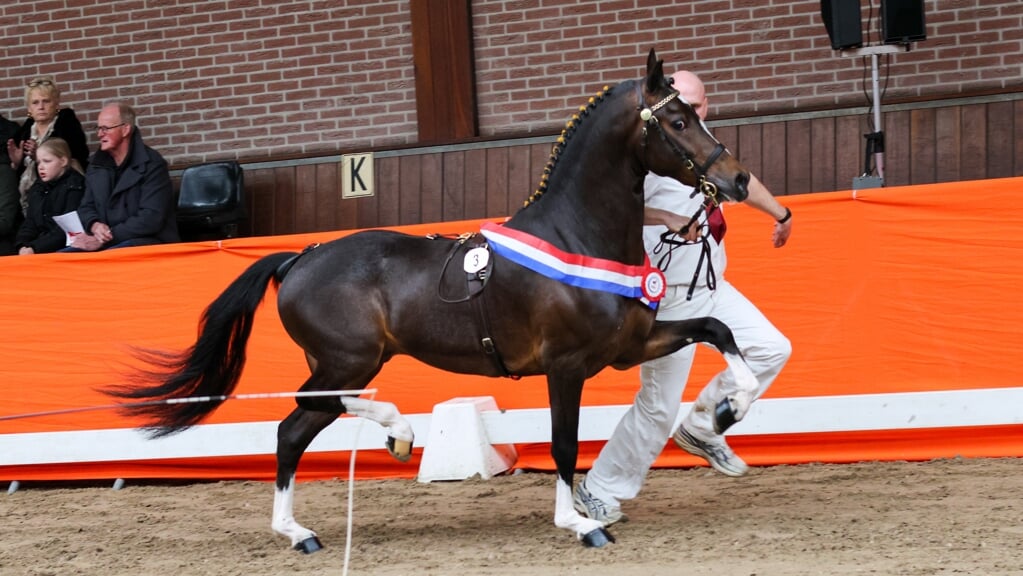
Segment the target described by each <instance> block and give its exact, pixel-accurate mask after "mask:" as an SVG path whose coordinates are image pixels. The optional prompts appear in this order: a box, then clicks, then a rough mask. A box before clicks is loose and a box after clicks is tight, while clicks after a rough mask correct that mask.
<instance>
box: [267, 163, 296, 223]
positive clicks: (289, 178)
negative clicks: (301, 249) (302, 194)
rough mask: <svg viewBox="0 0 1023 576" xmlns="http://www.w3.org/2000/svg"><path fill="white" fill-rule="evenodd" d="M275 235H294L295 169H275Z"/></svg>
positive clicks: (286, 167)
mask: <svg viewBox="0 0 1023 576" xmlns="http://www.w3.org/2000/svg"><path fill="white" fill-rule="evenodd" d="M273 184H274V190H273V233H274V234H293V233H295V232H296V231H297V228H296V227H295V167H294V166H285V167H280V168H274V169H273Z"/></svg>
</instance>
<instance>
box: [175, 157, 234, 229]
mask: <svg viewBox="0 0 1023 576" xmlns="http://www.w3.org/2000/svg"><path fill="white" fill-rule="evenodd" d="M244 188H245V182H244V176H243V170H242V167H241V166H240V165H239V164H238V163H237V162H235V161H233V160H231V161H225V162H210V163H208V164H196V165H194V166H189V167H187V168H185V169H184V171H182V173H181V189H180V192H179V193H178V211H177V221H178V233H179V234H180V235H181V240H182V241H184V242H190V241H196V240H222V239H224V238H234V237H236V236H238V225H239V223H240V222H241V221H243V220H245V217H246V214H245V203H244V201H243V196H242V194H243V190H244Z"/></svg>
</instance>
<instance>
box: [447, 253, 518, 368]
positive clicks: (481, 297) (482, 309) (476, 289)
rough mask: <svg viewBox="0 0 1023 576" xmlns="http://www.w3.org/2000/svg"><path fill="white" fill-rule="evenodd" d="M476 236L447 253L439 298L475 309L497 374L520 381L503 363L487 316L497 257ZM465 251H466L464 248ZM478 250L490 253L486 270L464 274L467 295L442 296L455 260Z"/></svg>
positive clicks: (481, 338) (480, 335) (478, 330)
mask: <svg viewBox="0 0 1023 576" xmlns="http://www.w3.org/2000/svg"><path fill="white" fill-rule="evenodd" d="M476 236H477V235H476V234H463V235H461V236H459V237H458V239H457V241H456V242H455V243H454V245H453V246H452V247H451V251H450V252H449V253H448V257H447V259H446V260H445V261H444V266H443V267H442V268H441V273H440V278H439V279H438V283H437V297H438V298H440V300H441V302H444V303H446V304H460V303H463V302H468V303H469V305H470V306H471V307H472V311H473V314H474V316H475V320H476V322H475V324H476V335H477V337H478V339H479V340H478V341H479V343H480V347H481V348H482V349H483V352H484V353H485V354H486V355H487V356H488V357H489V358H490V359H491V361H492V362H493V363H494V367H495V368H497V372H498V373H499V374H500V375H502V376H505V377H508V378H511V379H512V380H518V379H519V378H521V376H519V375H517V374H512V373H511V372H510V371H509V370H508V367H507V366H506V365H505V363H504V359H503V358H501V352H500V351H499V350H498V349H497V345H496V344H495V343H494V338H493V337H492V336H491V335H490V319H489V315H488V314H487V295H486V291H485V290H484V288H486V286H487V281H488V280H490V276H491V271H492V270H493V269H494V258H493V250H491V249H490V245H489V244H488V243H487V242H486V241H485V240H484V241H482V242H480V241H477V240H476ZM439 237H440V236H438V235H431V236H429V238H431V239H436V238H439ZM463 248H464V249H465V250H464V251H463V250H462V249H463ZM475 248H482V249H484V250H486V251H487V253H488V257H487V263H486V265H485V266H484V267H483V268H480V269H478V270H476V271H474V272H468V271H465V272H464V274H465V284H466V290H465V296H462V297H460V298H455V299H450V298H446V297H445V296H444V294H442V293H441V286H442V285H443V284H444V276H445V273H446V271H447V269H448V267H449V265H450V264H451V262H452V261H453V260H454V259H455V255H456V254H467V253H468V252H469V250H472V249H475Z"/></svg>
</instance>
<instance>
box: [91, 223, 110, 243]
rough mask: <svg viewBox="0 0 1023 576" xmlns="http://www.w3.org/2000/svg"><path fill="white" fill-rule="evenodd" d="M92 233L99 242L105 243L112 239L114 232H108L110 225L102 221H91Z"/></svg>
mask: <svg viewBox="0 0 1023 576" xmlns="http://www.w3.org/2000/svg"><path fill="white" fill-rule="evenodd" d="M92 235H93V236H95V237H96V238H97V239H98V240H99V241H100V243H101V244H106V243H107V242H110V241H111V240H113V239H114V234H113V233H112V232H110V226H107V225H106V224H104V223H102V222H93V223H92Z"/></svg>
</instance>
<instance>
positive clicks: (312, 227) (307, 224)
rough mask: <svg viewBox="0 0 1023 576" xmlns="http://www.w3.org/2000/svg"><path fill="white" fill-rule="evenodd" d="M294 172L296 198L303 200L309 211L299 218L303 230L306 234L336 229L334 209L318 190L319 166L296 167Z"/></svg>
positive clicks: (302, 202) (305, 207)
mask: <svg viewBox="0 0 1023 576" xmlns="http://www.w3.org/2000/svg"><path fill="white" fill-rule="evenodd" d="M292 170H293V174H294V187H295V198H301V200H300V202H301V204H302V206H303V209H304V210H307V211H305V212H302V213H301V214H300V215H299V216H298V218H299V219H300V220H301V221H302V229H303V230H304V231H306V232H310V231H316V232H319V231H322V230H331V229H332V228H333V227H334V226H333V225H334V207H333V206H332V205H330V204H328V200H326V199H324V198H323V197H322V193H321V191H320V190H319V189H317V181H316V170H317V165H316V164H306V165H302V166H295V167H293V168H292Z"/></svg>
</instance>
